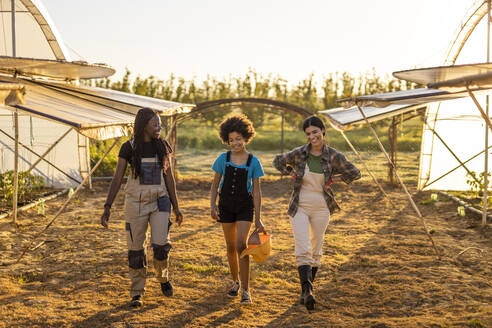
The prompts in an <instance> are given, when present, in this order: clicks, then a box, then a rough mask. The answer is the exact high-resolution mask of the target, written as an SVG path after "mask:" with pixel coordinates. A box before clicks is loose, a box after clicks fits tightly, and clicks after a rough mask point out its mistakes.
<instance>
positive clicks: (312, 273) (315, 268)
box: [311, 267, 318, 282]
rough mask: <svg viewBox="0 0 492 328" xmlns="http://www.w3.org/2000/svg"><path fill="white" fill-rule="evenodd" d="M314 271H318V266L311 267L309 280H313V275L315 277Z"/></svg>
mask: <svg viewBox="0 0 492 328" xmlns="http://www.w3.org/2000/svg"><path fill="white" fill-rule="evenodd" d="M316 272H318V267H312V268H311V282H314V277H316Z"/></svg>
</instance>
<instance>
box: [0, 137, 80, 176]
mask: <svg viewBox="0 0 492 328" xmlns="http://www.w3.org/2000/svg"><path fill="white" fill-rule="evenodd" d="M0 133H3V134H4V135H6V136H7V138H10V139H12V140H14V141H15V138H12V137H11V136H9V135H8V133H6V132H5V131H3V130H2V129H0ZM19 145H21V146H22V147H24V149H27V150H28V151H30V152H31V153H33V154H34V155H36V156H38V157H41V155H39V154H38V153H36V152H35V151H34V150H32V149H31V148H29V147H27V146H26V145H24V144H23V143H22V142H20V141H19ZM43 161H45V162H46V163H48V164H49V165H51V166H52V167H53V168H55V169H56V170H58V171H60V173H63V174H64V175H65V176H66V177H67V178H69V179H71V180H73V181H74V182H77V183H78V184H80V181H79V180H77V179H75V178H74V177H72V176H70V174H68V173H67V172H65V171H63V170H62V169H60V168H59V167H58V166H56V165H55V164H53V163H51V162H50V161H48V160H47V159H46V158H43Z"/></svg>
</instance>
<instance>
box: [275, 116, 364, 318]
mask: <svg viewBox="0 0 492 328" xmlns="http://www.w3.org/2000/svg"><path fill="white" fill-rule="evenodd" d="M303 130H304V133H306V137H307V142H308V143H307V144H305V145H303V146H300V147H297V148H295V149H293V150H292V151H290V152H288V153H285V154H280V155H277V156H276V157H275V159H274V161H273V165H274V166H275V168H277V170H279V171H280V172H281V173H282V174H286V175H287V174H288V175H291V176H292V177H293V178H294V181H295V182H294V191H293V193H292V196H291V200H290V204H289V210H288V212H287V213H288V214H289V217H290V223H291V225H292V230H293V232H294V240H295V257H296V265H297V269H298V271H299V278H300V281H301V288H302V292H301V297H300V303H301V304H305V305H306V308H307V309H308V310H312V309H314V304H315V303H316V302H315V299H314V297H313V295H312V289H313V285H312V283H313V281H314V277H315V276H316V272H317V271H318V268H319V266H320V264H321V254H322V248H323V240H324V234H325V231H326V228H327V227H328V222H329V221H330V214H331V213H333V212H334V211H336V210H338V209H339V206H338V204H337V202H336V201H335V198H334V195H333V192H332V190H331V188H330V185H331V184H332V183H333V182H337V181H343V182H345V183H347V184H348V183H350V182H352V181H353V180H357V179H360V177H361V175H360V171H359V170H358V169H357V168H356V167H355V166H354V165H353V164H352V163H350V162H349V161H347V159H346V158H345V156H344V155H343V154H341V153H339V152H338V151H336V150H335V149H333V148H331V147H328V146H327V145H326V144H325V142H324V137H325V126H324V124H323V122H322V121H321V119H319V118H318V117H316V116H310V117H308V118H307V119H305V120H304V124H303ZM310 230H311V234H312V236H310V232H309V231H310Z"/></svg>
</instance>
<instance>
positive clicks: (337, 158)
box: [332, 152, 361, 184]
mask: <svg viewBox="0 0 492 328" xmlns="http://www.w3.org/2000/svg"><path fill="white" fill-rule="evenodd" d="M332 166H333V173H334V174H337V175H338V174H339V175H340V177H341V178H342V180H343V181H344V182H345V183H347V184H349V183H351V182H352V181H354V180H358V179H360V178H361V174H360V171H359V169H358V168H356V167H355V165H354V164H352V163H350V162H349V161H348V160H347V159H346V158H345V156H344V155H343V154H342V153H339V152H336V153H335V155H334V157H333V160H332Z"/></svg>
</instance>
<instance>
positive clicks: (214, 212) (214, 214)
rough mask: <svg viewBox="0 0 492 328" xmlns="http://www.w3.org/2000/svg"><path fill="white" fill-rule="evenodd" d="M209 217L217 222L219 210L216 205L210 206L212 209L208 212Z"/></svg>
mask: <svg viewBox="0 0 492 328" xmlns="http://www.w3.org/2000/svg"><path fill="white" fill-rule="evenodd" d="M210 216H211V217H212V219H214V220H215V221H219V219H220V217H219V209H218V207H217V205H212V208H211V210H210Z"/></svg>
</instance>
